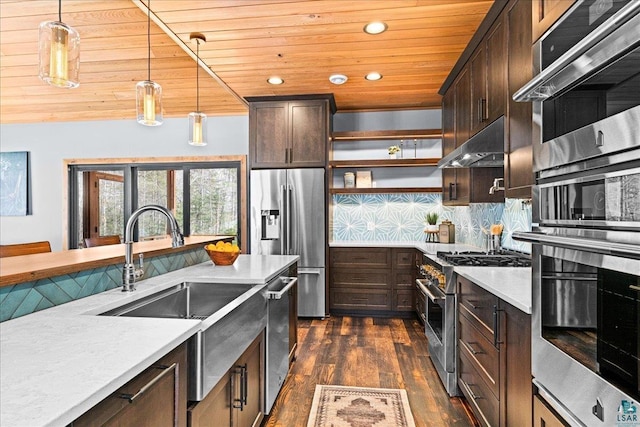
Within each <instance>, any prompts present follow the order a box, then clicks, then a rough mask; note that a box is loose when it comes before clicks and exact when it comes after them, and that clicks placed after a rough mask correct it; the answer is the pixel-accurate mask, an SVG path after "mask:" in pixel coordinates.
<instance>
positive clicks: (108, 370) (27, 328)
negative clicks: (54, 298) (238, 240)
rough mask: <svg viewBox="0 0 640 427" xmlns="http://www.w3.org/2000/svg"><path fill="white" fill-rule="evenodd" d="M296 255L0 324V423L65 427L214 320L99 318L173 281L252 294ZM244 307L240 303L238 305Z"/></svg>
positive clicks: (201, 271)
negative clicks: (237, 287) (246, 287)
mask: <svg viewBox="0 0 640 427" xmlns="http://www.w3.org/2000/svg"><path fill="white" fill-rule="evenodd" d="M298 259H299V257H298V256H275V255H274V256H254V255H240V257H239V258H238V259H237V260H236V262H235V263H234V264H233V265H231V266H224V267H223V266H214V265H213V263H212V262H211V261H207V262H204V263H201V264H197V265H194V266H191V267H187V268H184V269H180V270H177V271H173V272H170V273H166V274H162V275H159V276H156V277H152V278H150V279H147V280H142V281H140V282H138V283H137V284H136V286H137V290H136V291H134V292H122V291H121V290H120V288H117V289H112V290H110V291H106V292H102V293H99V294H96V295H93V296H90V297H86V298H82V299H79V300H75V301H72V302H69V303H66V304H62V305H59V306H56V307H52V308H49V309H46V310H42V311H39V312H36V313H33V314H30V315H26V316H23V317H20V318H17V319H14V320H9V321H6V322H3V323H2V324H1V325H0V328H1V331H2V333H1V336H0V396H1V397H0V424H1V425H10V426H29V427H33V426H45V425H67V424H68V423H70V422H72V421H73V420H74V419H76V418H77V417H78V416H80V415H82V414H83V413H85V412H86V411H88V410H89V409H91V408H92V407H93V406H95V405H96V404H97V403H99V402H101V401H102V400H103V399H105V398H106V397H108V396H109V395H110V394H111V393H113V392H114V391H116V390H117V389H118V388H119V387H121V386H122V385H124V384H125V383H127V382H128V381H129V380H131V379H132V378H134V377H135V376H136V375H138V374H140V373H141V372H142V371H143V370H144V369H146V368H147V367H148V366H149V365H150V364H152V363H153V362H155V361H156V360H158V359H160V358H161V357H162V356H164V355H165V354H167V353H169V352H170V351H171V350H173V349H174V348H176V347H177V346H178V345H180V344H181V343H183V342H184V341H186V340H187V339H188V338H189V337H191V336H192V335H194V334H195V333H196V332H198V331H199V330H200V329H201V328H202V327H203V322H215V316H212V317H213V318H212V317H210V318H208V319H206V320H204V321H201V320H186V319H179V320H176V319H160V318H134V317H111V316H99V315H98V314H100V313H103V312H105V311H108V310H110V309H112V308H115V307H118V306H120V305H123V304H126V303H128V302H132V301H135V300H138V299H141V298H143V297H145V296H148V295H150V294H153V293H155V292H157V291H159V290H163V289H166V288H169V287H171V286H172V285H174V284H175V283H176V282H177V281H200V282H209V283H232V284H233V283H237V284H253V285H255V286H254V288H255V289H256V290H259V289H262V288H263V287H264V286H265V285H266V283H267V282H268V281H269V280H270V279H272V278H273V277H275V275H276V274H277V273H278V272H279V271H281V270H282V269H284V268H287V267H288V266H291V265H293V264H294V263H295V262H297V261H298ZM239 303H241V301H239Z"/></svg>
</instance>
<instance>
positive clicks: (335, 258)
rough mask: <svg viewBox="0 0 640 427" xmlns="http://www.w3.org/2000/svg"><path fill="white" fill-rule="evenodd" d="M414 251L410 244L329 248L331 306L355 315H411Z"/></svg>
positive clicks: (343, 312)
mask: <svg viewBox="0 0 640 427" xmlns="http://www.w3.org/2000/svg"><path fill="white" fill-rule="evenodd" d="M415 252H416V250H415V249H413V248H360V247H358V248H331V251H330V254H331V263H330V265H329V275H330V276H329V277H330V281H329V292H330V293H329V295H330V302H329V308H330V310H331V311H332V312H333V313H336V314H348V315H356V316H357V315H369V314H376V315H407V316H411V315H412V314H413V310H414V304H415V303H414V302H415V295H414V281H415V268H416V267H415Z"/></svg>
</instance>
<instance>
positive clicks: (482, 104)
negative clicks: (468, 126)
mask: <svg viewBox="0 0 640 427" xmlns="http://www.w3.org/2000/svg"><path fill="white" fill-rule="evenodd" d="M486 109H487V99H486V98H480V99H478V122H479V123H482V122H484V121H485V120H487V117H488V116H489V115H488V114H485V110H486Z"/></svg>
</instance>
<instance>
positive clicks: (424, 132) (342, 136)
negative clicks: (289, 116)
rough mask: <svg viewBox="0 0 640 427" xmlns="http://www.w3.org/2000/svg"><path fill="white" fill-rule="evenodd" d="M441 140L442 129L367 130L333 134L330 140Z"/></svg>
mask: <svg viewBox="0 0 640 427" xmlns="http://www.w3.org/2000/svg"><path fill="white" fill-rule="evenodd" d="M436 138H442V129H412V130H373V131H371V130H368V131H344V132H333V134H332V135H331V139H332V140H333V141H334V142H339V141H358V140H360V141H362V140H388V139H436Z"/></svg>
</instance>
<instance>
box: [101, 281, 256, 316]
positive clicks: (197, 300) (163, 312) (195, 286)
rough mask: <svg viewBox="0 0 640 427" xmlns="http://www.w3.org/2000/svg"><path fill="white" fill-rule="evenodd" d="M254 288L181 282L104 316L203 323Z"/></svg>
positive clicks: (249, 286) (243, 285) (108, 312)
mask: <svg viewBox="0 0 640 427" xmlns="http://www.w3.org/2000/svg"><path fill="white" fill-rule="evenodd" d="M252 287H253V285H245V284H241V285H238V284H226V283H225V284H217V283H202V282H182V283H180V284H178V285H175V286H173V287H171V288H169V289H165V290H163V291H160V292H157V293H155V294H153V295H150V296H148V297H145V298H142V299H140V300H138V301H134V302H131V303H129V304H126V305H123V306H121V307H118V308H115V309H113V310H110V311H107V312H105V313H102V315H103V316H128V317H161V318H177V319H200V320H204V319H206V318H207V317H209V316H211V315H212V314H214V313H216V312H217V311H218V310H220V309H221V308H223V307H225V306H226V305H227V304H229V303H230V302H232V301H233V300H235V299H236V298H238V297H239V296H240V295H242V294H244V293H245V292H247V291H248V290H249V289H251V288H252Z"/></svg>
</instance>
